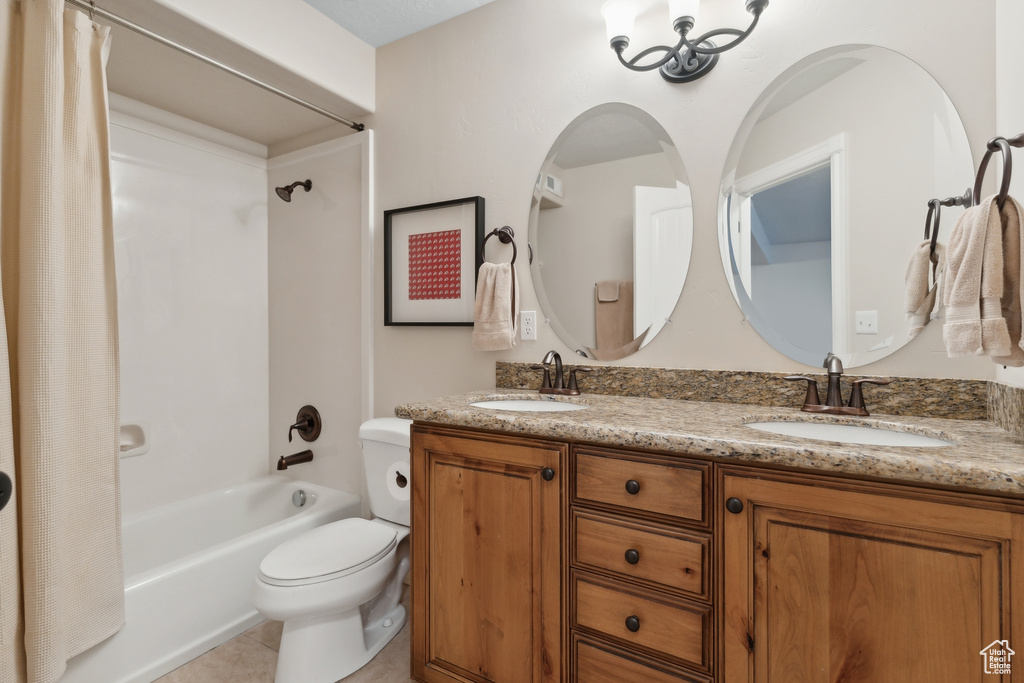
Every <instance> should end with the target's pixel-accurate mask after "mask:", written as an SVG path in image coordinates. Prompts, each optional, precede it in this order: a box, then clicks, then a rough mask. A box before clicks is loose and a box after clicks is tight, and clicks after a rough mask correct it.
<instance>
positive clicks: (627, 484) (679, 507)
mask: <svg viewBox="0 0 1024 683" xmlns="http://www.w3.org/2000/svg"><path fill="white" fill-rule="evenodd" d="M575 468H576V469H575V474H576V476H575V491H574V493H575V498H576V499H577V500H578V501H582V502H586V501H590V502H594V503H602V504H605V505H614V506H617V507H620V508H625V509H628V510H635V511H642V512H651V513H655V514H659V515H668V516H670V517H677V518H679V519H684V520H690V521H694V522H699V523H702V524H706V523H707V509H706V506H705V489H706V486H707V483H708V479H709V477H708V473H709V471H710V465H708V464H706V463H697V462H692V461H681V462H678V463H676V462H672V461H670V460H668V459H665V460H655V459H649V458H645V457H643V456H636V455H634V454H623V453H617V452H610V451H601V450H598V449H594V450H584V449H578V450H577V451H576V458H575Z"/></svg>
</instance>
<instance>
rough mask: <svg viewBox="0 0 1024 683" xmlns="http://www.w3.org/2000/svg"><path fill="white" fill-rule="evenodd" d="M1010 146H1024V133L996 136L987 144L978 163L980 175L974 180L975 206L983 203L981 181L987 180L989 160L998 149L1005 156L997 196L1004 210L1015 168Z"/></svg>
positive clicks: (1000, 207)
mask: <svg viewBox="0 0 1024 683" xmlns="http://www.w3.org/2000/svg"><path fill="white" fill-rule="evenodd" d="M1010 147H1024V133H1021V134H1019V135H1016V136H1014V137H1012V138H1004V137H1002V136H999V137H994V138H992V139H991V140H989V141H988V144H987V145H986V146H985V148H986V149H985V156H983V157H982V158H981V163H980V164H979V165H978V175H977V177H976V178H975V180H974V205H975V206H977V205H978V204H980V203H981V183H982V181H984V180H985V170H986V169H987V168H988V161H989V159H991V158H992V154H993V153H994V152H996V151H997V150H998V151H999V152H1000V153H1001V154H1002V156H1003V177H1002V180H1001V181H1000V183H999V195H998V196H997V197H996V203H997V204H998V205H999V210H1000V211H1002V210H1003V204H1005V203H1006V196H1007V194H1009V192H1010V175H1011V172H1012V170H1013V157H1012V155H1011V154H1010Z"/></svg>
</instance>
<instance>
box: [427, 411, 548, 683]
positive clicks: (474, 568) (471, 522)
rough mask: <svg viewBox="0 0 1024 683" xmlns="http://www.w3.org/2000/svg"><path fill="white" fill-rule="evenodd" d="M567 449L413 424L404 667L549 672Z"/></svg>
mask: <svg viewBox="0 0 1024 683" xmlns="http://www.w3.org/2000/svg"><path fill="white" fill-rule="evenodd" d="M566 451H567V448H566V446H564V445H562V444H557V443H552V442H545V441H535V440H530V439H517V438H513V437H508V436H502V435H490V434H473V433H469V432H465V431H460V430H447V429H441V428H437V429H434V428H430V429H427V428H421V427H414V431H413V441H412V458H413V462H412V465H413V487H414V498H413V517H412V532H411V542H412V548H413V566H412V575H413V584H412V587H413V590H412V602H413V612H412V620H413V632H412V660H413V663H412V671H413V676H414V677H415V678H417V679H418V680H422V681H451V680H456V681H500V682H503V683H504V682H513V681H515V682H516V683H518V682H520V681H522V682H528V681H558V680H560V679H561V676H562V666H563V664H562V656H561V649H562V648H561V623H562V619H561V612H562V597H561V566H562V552H563V551H562V547H563V544H562V539H561V535H562V531H561V530H562V528H563V524H562V514H563V512H562V493H561V491H562V489H563V486H562V483H561V482H562V480H563V479H564V476H563V475H564V473H563V464H564V462H565V460H566Z"/></svg>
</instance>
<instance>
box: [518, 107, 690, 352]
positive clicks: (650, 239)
mask: <svg viewBox="0 0 1024 683" xmlns="http://www.w3.org/2000/svg"><path fill="white" fill-rule="evenodd" d="M529 234H530V237H529V239H530V244H531V245H532V247H533V252H534V253H533V259H532V263H531V266H530V270H531V273H532V275H533V282H534V286H535V288H536V290H537V296H538V298H539V299H540V305H541V307H542V308H543V310H544V313H545V315H546V316H547V318H548V322H549V323H550V324H551V327H552V329H554V331H555V333H556V334H557V335H558V337H559V338H560V339H561V340H562V341H563V342H564V343H565V344H566V345H568V346H569V347H571V348H572V349H574V350H575V351H576V352H577V353H578V354H580V355H581V356H584V357H586V358H593V359H596V360H616V359H619V358H624V357H626V356H628V355H630V354H632V353H634V352H635V351H637V350H638V349H640V348H642V347H643V346H645V345H646V344H648V343H649V342H650V341H651V340H652V339H654V337H655V336H656V335H657V334H658V332H659V331H660V330H661V328H662V327H664V325H665V323H666V322H667V320H668V318H669V316H670V315H671V314H672V310H673V309H674V308H675V305H676V302H677V301H678V300H679V294H680V293H681V292H682V290H683V283H684V282H685V281H686V271H687V269H688V268H689V264H690V249H691V246H692V242H693V211H692V209H691V204H690V188H689V186H688V185H687V181H686V174H685V172H684V171H683V164H682V160H681V159H680V158H679V153H678V152H677V151H676V148H675V146H674V145H673V144H672V141H671V140H670V139H669V136H668V133H666V132H665V129H664V128H662V127H661V126H660V125H659V124H658V122H657V121H655V120H654V119H653V118H652V117H651V116H650V115H649V114H647V113H646V112H644V111H642V110H640V109H637V108H636V107H633V106H630V105H627V104H619V103H612V104H602V105H599V106H597V107H594V108H593V109H590V110H588V111H586V112H584V113H583V114H581V115H580V116H578V117H577V118H576V119H575V120H573V121H572V123H570V124H569V125H568V126H567V127H566V129H565V130H564V131H563V132H562V134H561V135H559V136H558V139H557V140H556V141H555V144H554V145H553V146H552V148H551V151H550V152H549V153H548V155H547V158H545V159H544V164H543V165H542V166H541V169H540V174H539V175H538V177H537V184H536V187H535V188H534V193H533V199H532V202H531V206H530V233H529Z"/></svg>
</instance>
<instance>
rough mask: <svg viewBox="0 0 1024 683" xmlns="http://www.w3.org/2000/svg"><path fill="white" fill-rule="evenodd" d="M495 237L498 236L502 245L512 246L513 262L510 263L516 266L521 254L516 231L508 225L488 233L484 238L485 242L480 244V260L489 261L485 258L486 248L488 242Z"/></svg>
mask: <svg viewBox="0 0 1024 683" xmlns="http://www.w3.org/2000/svg"><path fill="white" fill-rule="evenodd" d="M493 236H497V238H498V241H499V242H501V243H502V244H511V245H512V260H511V261H510V263H511V264H515V262H516V256H518V253H519V250H518V249H516V241H515V236H516V233H515V231H514V230H512V228H510V227H509V226H507V225H505V226H502V227H500V228H495V229H494V230H491V231H490V232H489V233H487V235H486V236H485V237H484V241H483V242H481V243H480V260H481V261H486V260H487V259H486V258H484V247H485V246H486V244H487V240H489V239H490V238H491V237H493Z"/></svg>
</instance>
